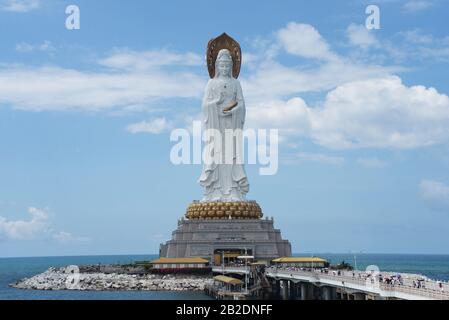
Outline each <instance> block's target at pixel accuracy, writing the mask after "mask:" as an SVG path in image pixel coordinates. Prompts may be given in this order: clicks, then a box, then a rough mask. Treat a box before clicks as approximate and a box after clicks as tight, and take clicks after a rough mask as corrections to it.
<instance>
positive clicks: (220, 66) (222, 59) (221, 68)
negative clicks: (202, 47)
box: [215, 49, 232, 77]
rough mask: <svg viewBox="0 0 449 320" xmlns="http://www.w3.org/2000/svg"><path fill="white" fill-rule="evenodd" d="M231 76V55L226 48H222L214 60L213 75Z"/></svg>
mask: <svg viewBox="0 0 449 320" xmlns="http://www.w3.org/2000/svg"><path fill="white" fill-rule="evenodd" d="M220 75H221V76H225V77H232V56H231V53H230V52H229V50H228V49H222V50H220V51H219V52H218V55H217V60H216V61H215V77H218V76H220Z"/></svg>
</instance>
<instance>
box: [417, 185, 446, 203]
mask: <svg viewBox="0 0 449 320" xmlns="http://www.w3.org/2000/svg"><path fill="white" fill-rule="evenodd" d="M420 192H421V197H422V198H423V199H424V200H425V201H427V202H428V203H429V204H430V205H431V206H432V207H433V208H435V209H449V186H447V185H445V184H444V183H441V182H438V181H435V180H423V181H421V184H420Z"/></svg>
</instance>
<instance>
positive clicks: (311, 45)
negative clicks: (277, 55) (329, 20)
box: [277, 22, 337, 60]
mask: <svg viewBox="0 0 449 320" xmlns="http://www.w3.org/2000/svg"><path fill="white" fill-rule="evenodd" d="M277 36H278V38H279V41H280V44H281V45H282V46H283V47H284V48H285V50H286V51H287V52H288V53H290V54H293V55H297V56H300V57H304V58H314V59H323V60H333V59H336V58H337V56H336V55H335V54H334V53H333V52H332V51H331V50H330V48H329V45H328V43H327V42H326V41H325V40H324V39H323V38H322V37H321V35H320V33H319V32H318V31H317V30H316V29H315V28H314V27H313V26H311V25H309V24H303V23H296V22H290V23H289V24H288V25H287V26H286V27H285V28H282V29H280V30H279V31H278V32H277Z"/></svg>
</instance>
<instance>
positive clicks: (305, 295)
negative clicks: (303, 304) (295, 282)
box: [300, 282, 308, 300]
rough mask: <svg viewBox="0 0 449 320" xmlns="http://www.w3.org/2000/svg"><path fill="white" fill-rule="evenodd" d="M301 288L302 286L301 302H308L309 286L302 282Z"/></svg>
mask: <svg viewBox="0 0 449 320" xmlns="http://www.w3.org/2000/svg"><path fill="white" fill-rule="evenodd" d="M300 286H301V300H307V293H308V292H307V291H308V290H307V286H308V284H307V283H305V282H301V283H300Z"/></svg>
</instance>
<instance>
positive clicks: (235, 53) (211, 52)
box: [206, 33, 242, 79]
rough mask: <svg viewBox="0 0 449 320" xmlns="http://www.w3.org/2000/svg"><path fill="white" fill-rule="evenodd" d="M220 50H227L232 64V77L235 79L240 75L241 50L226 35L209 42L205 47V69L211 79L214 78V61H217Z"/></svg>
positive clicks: (238, 45) (235, 42) (236, 43)
mask: <svg viewBox="0 0 449 320" xmlns="http://www.w3.org/2000/svg"><path fill="white" fill-rule="evenodd" d="M221 49H228V50H229V52H230V53H231V56H232V61H233V62H234V64H233V67H232V76H233V77H234V78H235V79H237V78H238V77H239V75H240V68H241V66H242V49H241V48H240V44H239V43H238V42H237V41H235V40H234V39H232V38H231V37H230V36H228V35H227V34H226V33H223V34H222V35H220V36H218V37H217V38H215V39H212V40H210V41H209V44H208V45H207V53H206V59H207V69H208V71H209V76H210V77H211V78H214V77H215V61H216V60H217V55H218V52H220V50H221Z"/></svg>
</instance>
